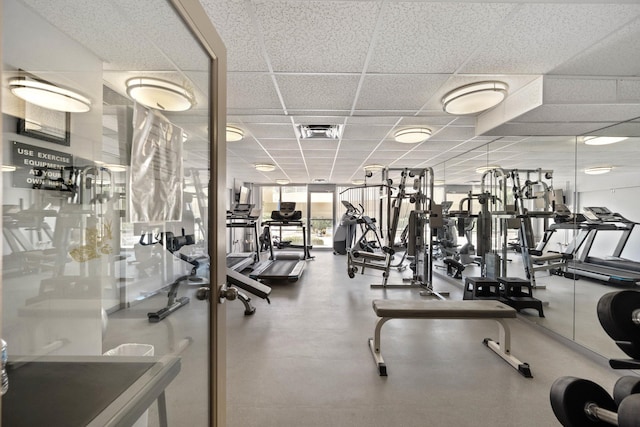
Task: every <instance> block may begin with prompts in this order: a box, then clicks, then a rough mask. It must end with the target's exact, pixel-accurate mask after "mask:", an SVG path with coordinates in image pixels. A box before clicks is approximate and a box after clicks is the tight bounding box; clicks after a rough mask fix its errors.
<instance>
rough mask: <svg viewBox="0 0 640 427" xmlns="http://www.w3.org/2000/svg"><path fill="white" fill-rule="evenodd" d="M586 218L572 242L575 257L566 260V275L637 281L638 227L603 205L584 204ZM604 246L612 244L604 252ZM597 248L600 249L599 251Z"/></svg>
mask: <svg viewBox="0 0 640 427" xmlns="http://www.w3.org/2000/svg"><path fill="white" fill-rule="evenodd" d="M584 217H585V219H586V221H585V222H583V223H581V224H580V228H581V229H580V232H579V234H578V236H577V237H576V239H575V241H574V243H573V244H572V247H570V248H569V249H571V251H572V252H574V253H576V254H577V255H578V256H576V257H575V258H574V259H572V260H570V261H569V262H568V264H567V269H566V273H567V274H566V275H567V276H569V277H571V276H576V277H588V278H592V279H596V280H600V281H602V282H608V283H613V284H622V285H635V284H637V283H638V282H640V255H638V254H637V253H636V252H637V251H636V250H635V247H637V242H640V227H635V225H636V224H637V223H635V222H633V221H630V220H628V219H626V218H625V217H623V216H622V215H620V214H618V213H613V212H611V211H610V210H609V209H607V208H605V207H586V208H584ZM604 248H612V249H611V250H607V251H606V252H607V253H606V254H605V253H604V252H603V251H604ZM598 251H600V253H598Z"/></svg>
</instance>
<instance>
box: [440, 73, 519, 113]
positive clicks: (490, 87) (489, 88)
mask: <svg viewBox="0 0 640 427" xmlns="http://www.w3.org/2000/svg"><path fill="white" fill-rule="evenodd" d="M507 89H509V85H507V84H506V83H503V82H498V81H486V82H477V83H471V84H469V85H466V86H461V87H459V88H457V89H454V90H452V91H451V92H449V93H447V94H446V95H445V96H444V97H443V98H442V106H443V108H444V111H446V112H447V113H449V114H456V115H465V114H474V113H479V112H481V111H484V110H488V109H489V108H492V107H495V106H496V105H498V104H499V103H501V102H502V101H503V100H504V99H505V98H506V97H507Z"/></svg>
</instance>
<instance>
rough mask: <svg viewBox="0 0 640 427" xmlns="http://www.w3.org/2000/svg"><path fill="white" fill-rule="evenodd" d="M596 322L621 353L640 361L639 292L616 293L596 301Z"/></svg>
mask: <svg viewBox="0 0 640 427" xmlns="http://www.w3.org/2000/svg"><path fill="white" fill-rule="evenodd" d="M597 311H598V320H600V324H601V325H602V328H603V329H604V330H605V332H606V333H607V334H608V335H609V336H610V337H611V338H612V339H613V340H614V341H616V344H617V345H618V347H620V349H621V350H622V351H624V352H625V353H626V354H627V355H629V356H630V357H632V358H633V359H640V292H638V291H632V290H628V291H618V292H610V293H608V294H605V295H603V296H602V297H601V298H600V300H599V301H598V308H597Z"/></svg>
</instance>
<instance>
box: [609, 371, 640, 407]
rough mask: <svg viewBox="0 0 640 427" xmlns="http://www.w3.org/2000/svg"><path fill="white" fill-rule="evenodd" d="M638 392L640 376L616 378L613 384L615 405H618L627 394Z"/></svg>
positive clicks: (639, 389)
mask: <svg viewBox="0 0 640 427" xmlns="http://www.w3.org/2000/svg"><path fill="white" fill-rule="evenodd" d="M639 393H640V377H636V376H633V375H627V376H624V377H620V378H618V381H616V384H615V385H614V386H613V400H615V402H616V404H617V405H620V404H621V403H622V401H623V400H624V399H625V398H626V397H627V396H630V395H632V394H639Z"/></svg>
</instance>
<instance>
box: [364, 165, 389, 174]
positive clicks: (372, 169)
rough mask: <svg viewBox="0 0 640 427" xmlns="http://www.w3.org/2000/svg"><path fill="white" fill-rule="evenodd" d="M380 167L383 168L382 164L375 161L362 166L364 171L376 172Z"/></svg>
mask: <svg viewBox="0 0 640 427" xmlns="http://www.w3.org/2000/svg"><path fill="white" fill-rule="evenodd" d="M382 169H384V166H383V165H379V164H376V163H372V164H370V165H366V166H365V167H364V170H365V172H377V171H381V170H382Z"/></svg>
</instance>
